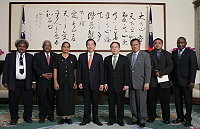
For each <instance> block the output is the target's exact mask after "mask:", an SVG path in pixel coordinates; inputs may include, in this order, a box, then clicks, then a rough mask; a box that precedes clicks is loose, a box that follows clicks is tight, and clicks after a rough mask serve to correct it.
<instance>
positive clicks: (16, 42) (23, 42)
mask: <svg viewBox="0 0 200 129" xmlns="http://www.w3.org/2000/svg"><path fill="white" fill-rule="evenodd" d="M19 44H25V45H26V49H27V48H28V47H29V43H28V41H27V40H25V39H18V40H17V41H15V47H16V48H17V47H18V46H19Z"/></svg>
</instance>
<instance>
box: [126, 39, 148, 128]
mask: <svg viewBox="0 0 200 129" xmlns="http://www.w3.org/2000/svg"><path fill="white" fill-rule="evenodd" d="M130 45H131V48H132V51H133V52H131V53H129V54H128V55H127V57H128V59H129V61H130V62H131V63H130V69H131V85H130V89H129V93H130V108H131V113H132V121H131V122H129V123H128V124H129V125H133V124H139V126H140V127H145V117H146V115H147V109H146V99H147V90H148V89H149V83H150V77H151V61H150V56H149V54H148V53H146V52H143V51H140V41H139V40H138V39H132V40H131V42H130Z"/></svg>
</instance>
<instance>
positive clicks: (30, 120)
mask: <svg viewBox="0 0 200 129" xmlns="http://www.w3.org/2000/svg"><path fill="white" fill-rule="evenodd" d="M24 121H26V122H27V123H33V120H32V119H31V118H27V119H24Z"/></svg>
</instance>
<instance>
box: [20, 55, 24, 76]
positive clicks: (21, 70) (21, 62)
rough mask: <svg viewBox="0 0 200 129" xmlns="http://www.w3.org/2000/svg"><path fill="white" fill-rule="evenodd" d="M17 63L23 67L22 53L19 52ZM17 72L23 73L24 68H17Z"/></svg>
mask: <svg viewBox="0 0 200 129" xmlns="http://www.w3.org/2000/svg"><path fill="white" fill-rule="evenodd" d="M19 65H20V66H22V67H23V57H22V53H20V58H19ZM19 73H20V74H23V73H24V68H21V69H19Z"/></svg>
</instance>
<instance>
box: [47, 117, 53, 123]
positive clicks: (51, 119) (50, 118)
mask: <svg viewBox="0 0 200 129" xmlns="http://www.w3.org/2000/svg"><path fill="white" fill-rule="evenodd" d="M47 119H48V120H49V121H51V122H55V118H54V117H48V118H47Z"/></svg>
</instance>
